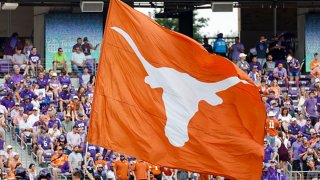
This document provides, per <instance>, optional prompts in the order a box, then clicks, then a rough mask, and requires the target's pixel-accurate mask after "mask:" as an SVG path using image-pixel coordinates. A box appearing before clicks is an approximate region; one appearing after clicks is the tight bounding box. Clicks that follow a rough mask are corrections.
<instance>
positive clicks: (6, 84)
mask: <svg viewBox="0 0 320 180" xmlns="http://www.w3.org/2000/svg"><path fill="white" fill-rule="evenodd" d="M4 80H5V81H4V88H5V89H6V90H7V91H12V90H13V89H14V87H15V85H14V82H13V81H12V78H11V76H10V74H7V75H5V76H4Z"/></svg>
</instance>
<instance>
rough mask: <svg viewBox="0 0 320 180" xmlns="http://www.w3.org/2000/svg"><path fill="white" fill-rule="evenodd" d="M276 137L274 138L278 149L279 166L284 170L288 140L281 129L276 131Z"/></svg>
mask: <svg viewBox="0 0 320 180" xmlns="http://www.w3.org/2000/svg"><path fill="white" fill-rule="evenodd" d="M278 137H279V138H277V140H276V144H277V145H276V147H277V149H278V155H279V161H280V168H281V169H284V170H285V169H286V166H287V162H288V161H289V150H288V149H289V148H290V142H289V141H288V139H287V138H286V137H285V135H284V134H283V133H282V132H281V131H280V132H279V133H278Z"/></svg>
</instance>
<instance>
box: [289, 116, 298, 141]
mask: <svg viewBox="0 0 320 180" xmlns="http://www.w3.org/2000/svg"><path fill="white" fill-rule="evenodd" d="M288 131H289V132H291V136H293V137H294V138H297V135H298V133H299V131H301V127H300V126H299V125H298V124H297V118H295V117H294V118H292V119H291V124H290V125H289V126H288Z"/></svg>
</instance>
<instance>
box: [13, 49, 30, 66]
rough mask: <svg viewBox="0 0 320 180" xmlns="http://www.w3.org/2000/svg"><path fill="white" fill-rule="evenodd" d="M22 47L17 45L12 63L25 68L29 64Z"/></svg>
mask: <svg viewBox="0 0 320 180" xmlns="http://www.w3.org/2000/svg"><path fill="white" fill-rule="evenodd" d="M21 51H22V48H21V47H17V49H16V53H15V54H14V55H13V56H12V61H11V62H12V64H13V65H17V66H18V67H19V68H20V69H25V68H26V66H27V57H26V55H24V54H23V53H21Z"/></svg>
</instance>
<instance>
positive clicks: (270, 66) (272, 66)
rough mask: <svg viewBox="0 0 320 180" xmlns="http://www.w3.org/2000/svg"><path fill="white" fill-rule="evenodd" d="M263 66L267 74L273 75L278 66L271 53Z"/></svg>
mask: <svg viewBox="0 0 320 180" xmlns="http://www.w3.org/2000/svg"><path fill="white" fill-rule="evenodd" d="M263 68H264V71H265V73H266V74H267V75H269V76H271V75H272V76H273V71H274V69H275V68H276V63H275V62H274V61H273V58H272V55H271V54H269V55H268V58H267V62H266V63H265V64H264V66H263Z"/></svg>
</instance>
